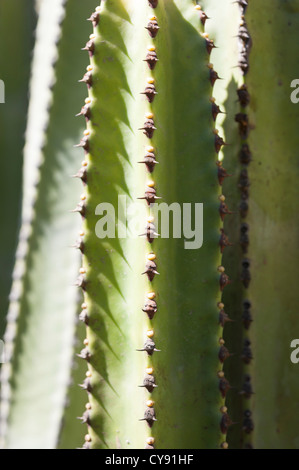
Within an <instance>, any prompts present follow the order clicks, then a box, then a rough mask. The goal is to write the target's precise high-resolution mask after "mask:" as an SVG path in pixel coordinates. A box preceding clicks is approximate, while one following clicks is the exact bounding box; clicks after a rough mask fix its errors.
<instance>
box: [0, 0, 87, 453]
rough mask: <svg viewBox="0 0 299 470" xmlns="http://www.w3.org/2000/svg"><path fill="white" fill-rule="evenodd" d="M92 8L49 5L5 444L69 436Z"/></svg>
mask: <svg viewBox="0 0 299 470" xmlns="http://www.w3.org/2000/svg"><path fill="white" fill-rule="evenodd" d="M91 4H92V6H95V5H96V2H93V3H91ZM65 8H66V9H65ZM89 8H90V6H88V5H87V6H86V5H84V4H82V2H80V1H79V0H71V1H69V2H67V3H66V6H65V2H64V1H62V0H55V1H54V0H47V1H45V2H43V3H42V4H41V9H40V17H39V24H38V28H37V33H36V37H37V39H36V47H35V58H34V62H33V75H32V79H31V105H30V109H29V117H28V126H27V133H26V134H27V144H26V147H25V156H24V160H25V164H24V202H23V213H22V221H23V224H22V229H21V233H20V241H19V248H18V253H17V261H16V266H15V270H14V283H13V288H12V292H11V303H10V308H9V313H8V326H7V329H6V333H5V338H4V339H5V343H6V353H7V360H8V363H7V364H4V365H3V367H2V375H1V382H2V389H1V398H2V401H1V434H2V440H3V441H4V443H3V445H4V446H5V447H6V448H34V449H38V448H43V449H48V448H55V447H56V446H57V442H58V439H59V437H60V438H61V437H62V436H61V427H62V420H63V418H64V417H65V416H64V409H65V404H66V401H67V399H68V392H69V382H70V377H71V369H72V365H73V357H74V346H75V345H74V338H75V330H76V325H75V322H76V316H77V305H78V293H77V291H76V289H75V287H74V286H73V284H74V283H75V278H74V277H75V276H74V272H75V271H76V270H77V269H78V266H79V256H74V251H73V250H72V248H71V245H72V242H73V238H74V237H75V235H76V232H77V231H79V229H80V224H79V221H78V223H77V224H76V222H75V221H74V216H73V214H71V213H70V212H69V209H70V208H71V207H72V206H73V205H74V204H75V197H76V196H75V195H76V192H77V191H78V187H79V182H78V181H76V180H75V179H72V178H71V175H72V174H74V173H75V169H76V160H77V150H76V149H74V148H73V147H72V142H74V140H75V139H76V138H78V136H79V135H80V134H81V133H82V132H83V128H84V125H83V123H80V122H79V121H78V120H77V118H76V117H75V112H76V103H75V102H74V100H73V95H74V94H77V95H78V96H79V99H80V97H81V99H83V97H84V91H83V90H82V89H81V88H80V85H79V84H78V83H76V75H77V78H78V79H79V78H80V73H81V70H82V67H84V66H86V65H87V60H86V57H84V56H83V55H82V57H81V58H79V60H78V58H77V51H78V48H79V47H80V41H82V38H84V37H85V35H86V34H87V30H88V23H86V24H84V23H83V24H82V18H85V17H86V16H87V12H88V10H89ZM65 13H66V15H65ZM64 15H65V19H64V20H63V18H64ZM74 64H76V65H75V66H74ZM51 89H52V91H51ZM65 267H67V269H66V270H65V269H64V268H65ZM74 390H77V393H76V397H77V398H76V400H81V403H82V406H83V405H84V403H85V399H84V394H82V392H80V390H79V389H78V387H77V385H76V384H75V385H74ZM78 397H79V398H78ZM77 407H78V405H77ZM41 429H42V431H41ZM72 430H73V432H74V434H73V436H74V439H73V445H76V439H77V445H79V442H80V441H81V440H82V438H83V437H82V436H83V435H84V429H83V427H82V425H81V424H80V422H79V421H78V420H77V419H76V416H73V425H72ZM62 433H63V430H62ZM76 433H77V437H76Z"/></svg>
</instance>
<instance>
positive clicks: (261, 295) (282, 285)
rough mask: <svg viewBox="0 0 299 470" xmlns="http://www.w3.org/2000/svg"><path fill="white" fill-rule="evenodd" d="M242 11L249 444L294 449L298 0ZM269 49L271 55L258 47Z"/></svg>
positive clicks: (253, 3)
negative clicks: (246, 62)
mask: <svg viewBox="0 0 299 470" xmlns="http://www.w3.org/2000/svg"><path fill="white" fill-rule="evenodd" d="M248 3H249V5H248V8H247V11H246V21H247V25H248V30H249V32H250V34H251V36H252V41H253V47H252V51H251V54H250V68H249V71H248V74H247V76H246V84H247V86H248V90H249V92H250V104H249V107H248V109H249V112H248V114H249V123H250V126H251V128H252V130H251V132H250V134H249V137H248V143H249V146H250V150H251V152H252V161H251V162H250V165H249V167H248V175H249V180H250V198H249V211H248V216H247V219H246V222H247V223H248V226H249V242H250V243H249V246H248V255H246V256H248V258H249V260H250V272H251V278H252V279H251V282H250V285H249V287H248V299H249V300H250V302H251V312H252V316H253V320H254V321H253V323H252V325H251V326H250V330H249V339H250V341H251V346H252V353H253V361H252V362H251V363H250V365H249V367H250V374H251V375H252V381H253V386H254V392H255V393H254V395H252V398H251V401H252V418H253V421H254V427H255V429H254V432H253V437H252V444H253V446H254V448H267V449H269V448H271V449H283V448H298V434H299V432H298V424H297V413H296V400H297V398H296V397H297V394H298V389H299V376H298V369H296V365H294V364H292V362H291V360H290V353H291V349H290V344H291V341H292V339H293V338H295V337H297V336H298V335H297V333H296V332H297V326H298V321H297V310H298V308H297V307H298V301H297V265H298V262H297V259H298V257H297V253H298V229H299V226H298V216H297V208H298V203H297V201H298V197H299V191H298V177H299V173H298V158H297V157H296V155H298V146H299V137H298V119H299V108H298V105H296V104H294V103H293V102H292V101H291V99H290V95H291V91H292V89H291V87H290V85H291V82H292V80H293V79H294V78H295V77H297V76H298V72H299V68H298V61H296V60H295V59H294V53H293V45H294V44H295V41H296V40H297V35H298V27H299V2H298V1H293V2H283V1H280V0H274V1H270V0H265V1H264V2H262V4H261V2H259V1H258V0H250V2H248ZM269 48H271V51H273V55H271V56H269V55H267V54H263V52H262V51H265V50H269Z"/></svg>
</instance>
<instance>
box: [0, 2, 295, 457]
mask: <svg viewBox="0 0 299 470" xmlns="http://www.w3.org/2000/svg"><path fill="white" fill-rule="evenodd" d="M52 1H53V0H52ZM46 3H47V2H40V20H39V21H40V24H42V23H41V22H42V18H43V13H44V12H43V8H46V7H44V5H45V4H46ZM57 3H58V4H60V5H62V3H64V2H59V0H57ZM86 3H88V5H86V4H85V6H84V7H83V6H80V8H81V10H80V11H79V10H78V5H77V4H76V0H68V1H66V14H65V20H64V21H63V23H62V26H61V31H62V35H61V40H60V43H59V45H58V54H59V55H58V62H57V65H56V66H55V75H56V84H55V86H54V87H53V98H52V105H51V109H50V114H49V117H47V118H46V120H47V122H48V125H47V128H48V129H47V142H46V144H45V147H44V149H43V151H42V152H41V150H40V146H39V148H38V149H36V152H37V153H36V154H37V155H39V158H40V156H42V165H41V168H40V178H39V184H38V190H37V193H36V201H35V204H34V206H33V207H34V217H33V219H32V235H31V236H30V238H29V242H28V245H27V252H26V259H25V261H26V264H25V266H26V270H25V273H24V275H23V278H22V284H21V285H22V286H23V291H21V295H20V296H17V298H15V297H14V295H12V303H11V306H10V311H9V312H10V313H9V316H8V329H7V333H6V338H7V339H8V340H9V343H11V351H12V353H13V354H12V359H11V363H10V364H9V365H5V366H4V367H3V370H2V382H3V386H2V409H4V412H3V411H2V426H4V432H3V434H4V435H5V436H4V437H5V439H6V444H5V445H6V447H14V446H16V445H20V443H21V445H22V446H23V447H26V446H27V447H28V446H30V445H35V446H37V447H43V446H44V447H52V448H53V447H55V446H56V447H59V448H68V447H71V446H72V445H73V447H76V446H77V445H79V444H78V441H79V440H81V445H82V443H83V448H84V449H107V448H112V449H135V448H146V449H153V448H159V449H166V448H175V449H187V448H193V449H196V448H199V449H202V448H205V449H216V448H223V449H225V448H227V447H230V448H298V436H297V432H298V431H297V426H296V408H295V406H296V405H295V404H294V401H295V398H296V390H297V385H299V384H298V380H299V379H298V378H297V375H296V365H294V364H292V363H291V361H290V359H289V354H290V342H291V340H292V339H293V338H294V335H295V331H296V320H295V311H296V310H295V306H296V304H295V295H294V294H293V293H294V292H296V289H295V267H296V264H295V263H296V254H297V247H296V234H297V232H298V222H297V219H296V216H295V207H296V201H297V199H298V198H297V197H296V196H297V191H298V190H297V185H296V177H297V176H298V175H297V174H298V169H296V162H295V155H296V151H297V147H298V139H297V137H296V132H295V130H296V129H295V126H296V123H297V120H298V111H297V108H296V106H295V105H294V104H293V103H292V102H291V100H290V98H289V96H290V93H291V91H290V83H291V82H292V80H293V79H294V78H295V77H296V72H297V69H298V67H297V63H296V62H295V61H294V59H293V56H292V54H291V51H292V50H293V49H292V44H293V43H294V41H295V40H296V30H297V29H298V21H299V19H298V18H299V17H298V13H299V4H298V2H297V1H295V2H288V1H283V0H274V1H273V0H272V1H271V3H270V1H269V0H264V2H262V3H261V2H258V1H257V0H250V1H243V0H239V1H237V2H235V3H233V4H232V3H231V1H230V0H222V2H221V5H220V4H219V0H218V1H216V0H203V1H202V2H195V1H191V0H187V1H186V0H105V1H102V2H101V5H100V6H97V8H95V7H96V3H94V4H92V3H93V2H91V1H89V2H86ZM89 8H90V12H91V16H90V18H89V20H90V22H91V23H92V26H93V31H90V33H89V34H90V36H89V38H88V34H87V33H86V32H85V34H86V40H85V42H86V41H87V42H86V45H85V47H83V49H84V50H85V51H86V54H87V55H88V56H89V59H90V63H89V65H87V64H85V67H86V66H87V69H86V70H84V69H83V67H82V66H81V64H80V60H79V59H76V60H75V59H73V57H74V58H75V57H77V53H76V51H75V49H76V47H78V46H77V42H78V41H79V38H78V37H77V42H76V44H74V36H75V34H76V35H77V31H80V36H82V38H84V35H83V29H82V28H81V26H79V27H77V28H76V25H78V24H79V23H80V21H79V20H80V17H81V15H82V13H83V12H84V13H85V12H86V11H87V10H88V9H89ZM92 9H93V13H92ZM75 12H76V13H75ZM224 20H225V21H224ZM80 24H81V23H80ZM82 24H83V23H82ZM224 24H225V25H226V26H225V27H224V26H223V25H224ZM42 29H43V28H42V26H41V30H42ZM286 30H287V32H288V34H286ZM212 37H213V38H214V41H215V43H214V41H213V40H212ZM82 40H83V41H84V39H82ZM52 41H53V39H52ZM54 42H55V41H54ZM82 45H83V44H82ZM265 45H266V46H267V50H268V51H270V50H271V51H272V50H273V52H271V53H270V52H269V54H268V55H267V57H264V55H263V53H262V50H263V47H265ZM238 48H239V51H238ZM81 54H83V53H81ZM282 58H283V59H284V60H282ZM71 63H72V64H75V65H76V70H77V69H78V70H79V69H80V67H81V71H82V74H83V78H82V80H81V81H82V82H83V84H84V83H85V84H86V85H87V95H86V98H85V101H84V99H83V93H84V88H83V85H81V87H82V88H81V91H79V89H78V88H76V91H74V92H73V91H71V90H70V89H69V88H70V82H69V78H68V79H67V78H66V77H69V76H70V75H72V76H73V75H74V70H75V65H72V66H70V64H71ZM51 70H52V71H51V73H52V74H53V69H51ZM76 73H77V72H76ZM261 77H262V78H261ZM273 77H274V78H273ZM219 78H221V80H218V79H219ZM36 93H37V96H38V94H39V93H40V91H36ZM72 93H73V94H74V95H75V94H76V95H77V96H76V100H72ZM80 95H81V102H80V100H78V97H79V96H80ZM62 96H63V97H64V98H65V99H64V100H63V102H62V100H61V97H62ZM66 98H68V99H66ZM237 98H238V99H237ZM32 99H33V100H34V94H33V96H32ZM80 103H81V104H80ZM73 104H77V105H78V107H79V109H80V106H81V111H80V112H79V113H78V114H79V117H78V118H77V124H75V123H74V122H73V121H71V122H70V123H69V124H68V121H66V116H67V115H68V114H69V113H70V110H73ZM278 105H279V113H278V112H276V109H277V106H278ZM79 109H78V111H79ZM72 112H73V111H72ZM32 116H33V117H32V119H37V117H36V116H38V114H34V113H32ZM30 122H32V121H30V114H29V125H28V129H29V130H30ZM33 122H34V121H33ZM269 122H270V124H271V126H269ZM31 128H32V127H31ZM61 128H63V136H64V137H63V138H64V141H67V142H68V143H69V141H70V140H72V139H73V137H74V136H75V135H78V131H79V129H80V128H81V129H80V132H81V133H80V136H81V139H80V137H79V144H78V147H82V149H83V150H81V151H83V154H84V158H83V161H82V164H81V167H80V168H79V169H78V170H77V174H76V176H77V177H78V178H79V179H81V180H82V183H83V185H82V194H81V197H79V202H77V205H75V204H74V211H75V212H78V213H79V214H80V216H81V219H82V226H81V228H80V229H79V226H77V231H78V232H79V235H78V238H77V241H76V243H75V246H76V248H78V249H79V251H80V252H81V253H82V258H81V265H80V266H81V267H79V265H78V257H77V256H76V254H74V253H73V254H69V253H71V252H66V248H65V249H63V248H62V245H61V240H64V241H65V240H69V239H70V238H71V237H74V235H75V234H74V224H75V223H74V222H70V226H66V227H65V231H64V233H63V235H61V234H59V236H57V238H53V236H54V235H53V233H55V228H56V227H57V221H59V220H61V217H62V215H61V214H62V213H63V212H64V211H66V205H67V204H69V203H70V202H71V201H74V200H75V197H76V194H77V195H78V194H79V192H78V185H77V186H76V183H74V184H73V185H72V184H67V187H66V186H65V183H64V182H63V178H62V173H66V171H65V169H66V168H67V171H68V169H69V168H71V167H72V168H73V166H74V164H75V161H78V159H79V161H80V150H79V149H75V150H72V152H71V151H70V150H69V152H70V153H69V162H67V159H65V157H64V158H63V157H62V156H60V154H61V151H60V149H61V148H63V149H64V151H66V150H65V149H66V147H65V145H62V143H61V137H60V135H61V134H60V131H61ZM83 128H85V130H83ZM40 136H41V137H40V138H42V133H41V134H40ZM27 137H28V142H29V143H30V133H29V134H28V135H27ZM57 141H58V142H57ZM31 142H32V141H31ZM27 145H28V144H27ZM27 149H28V147H27ZM27 152H28V150H27ZM74 152H76V153H74ZM52 153H53V155H54V157H51V154H52ZM58 157H60V158H59V159H58ZM81 160H82V156H81ZM25 161H26V151H25ZM58 161H59V168H57V167H58ZM33 163H35V164H36V162H33ZM33 163H31V165H32V164H33ZM286 164H287V167H286ZM29 165H30V163H29V164H28V166H27V171H25V183H26V182H27V183H26V184H25V189H26V188H27V189H28V191H29V193H28V191H27V193H26V190H25V193H24V204H23V218H24V214H26V213H27V212H26V211H27V210H28V208H29V209H30V208H32V199H30V197H29V196H30V191H31V189H30V188H32V184H33V183H34V180H33V181H32V180H30V178H28V175H29V176H30V174H31V172H30V171H28V168H32V166H31V167H30V166H29ZM64 165H65V166H64ZM286 168H287V170H286ZM25 170H26V166H25ZM26 175H27V180H26ZM60 176H61V177H60ZM63 176H64V177H65V174H64V175H63ZM53 181H55V183H54V185H53ZM60 181H61V183H60ZM287 182H288V183H289V184H288V187H290V189H289V191H288V192H287V190H286V188H287ZM48 188H52V189H53V188H55V190H56V191H58V190H59V191H60V192H59V193H58V194H59V197H57V201H59V204H58V202H57V203H55V201H56V199H55V198H54V199H52V198H49V197H48V196H47V191H48ZM26 194H27V195H26ZM50 194H51V193H50ZM64 194H65V195H66V194H67V196H65V199H64V204H63V205H60V201H61V199H62V198H63V195H64ZM50 200H51V201H54V203H53V207H51V211H49V214H46V215H43V210H44V208H45V204H46V203H47V202H48V201H50ZM28 201H29V203H28ZM30 201H31V204H30ZM198 203H201V204H202V205H198ZM134 204H135V205H134ZM188 204H189V205H188ZM125 207H127V209H128V214H131V218H130V216H129V217H128V220H127V219H126V217H125V215H124V209H125ZM69 208H71V207H69ZM167 210H170V212H171V211H173V217H172V218H170V232H169V233H167V232H168V230H167V225H165V223H166V220H167V219H166V218H165V215H167ZM133 211H134V212H133ZM176 211H177V212H176ZM188 211H190V212H188ZM29 213H32V212H29ZM54 214H55V216H54ZM65 217H66V216H65ZM71 217H74V215H72V216H71ZM115 217H116V218H117V223H116V225H115V224H114V218H115ZM26 220H27V219H26ZM68 220H70V219H68ZM72 220H73V219H72ZM79 222H80V220H79V218H78V219H77V223H78V224H79ZM172 222H173V227H172ZM46 223H47V224H48V225H47V226H46V227H47V228H48V230H45V229H44V230H43V233H41V228H42V227H43V226H44V224H46ZM202 226H203V234H202V235H201V232H200V230H201V229H202ZM53 231H54V232H53ZM21 233H22V232H21ZM47 233H48V234H49V235H48V236H47V235H46V234H47ZM193 238H194V239H193ZM283 242H284V243H283ZM46 243H47V244H49V245H47V246H48V251H49V246H53V252H51V257H50V258H49V257H48V256H47V254H46V253H45V250H43V248H42V247H43V246H46V245H45V244H46ZM286 245H288V253H287V254H286V252H285V249H284V248H285V246H286ZM36 247H37V248H36ZM59 247H61V249H60V251H59V250H58V251H57V249H58V248H59ZM54 248H55V250H54ZM19 252H20V250H19ZM54 252H56V255H59V256H61V257H62V256H64V257H66V256H67V261H65V263H64V264H65V266H62V267H61V272H60V275H61V277H60V276H58V275H57V269H53V266H54V265H55V262H56V259H57V258H56V257H54V255H53V254H54ZM66 253H68V254H67V255H66ZM64 259H66V258H64ZM285 260H287V266H286V265H285V263H284V261H285ZM44 263H47V266H49V269H48V272H47V276H46V277H45V278H44V279H45V284H43V283H40V285H35V284H36V283H35V282H34V280H36V279H37V276H39V272H40V269H39V268H38V266H42V265H43V264H44ZM274 263H275V264H274ZM51 267H52V269H53V270H52V271H50V268H51ZM17 268H18V264H17V265H16V269H17ZM75 270H76V271H77V272H78V278H77V281H76V286H77V287H79V288H80V289H81V290H82V293H83V295H82V297H81V295H80V296H79V297H80V302H79V304H81V307H80V313H79V319H80V320H81V321H82V322H83V323H84V324H85V327H86V334H84V333H83V330H82V328H80V327H77V328H75V324H74V319H75V313H76V306H77V305H78V296H77V294H76V290H75V288H73V289H70V290H69V291H67V285H69V284H68V282H69V281H68V280H66V279H70V277H71V273H73V274H74V272H75ZM67 272H68V273H69V276H70V277H68V278H67V277H66V273H67ZM291 275H292V278H291V279H290V276H291ZM54 280H55V286H56V287H55V289H52V286H53V285H54V284H53V282H54ZM57 282H59V283H60V284H59V286H60V289H58V288H57ZM292 287H293V288H292ZM27 289H28V292H27ZM30 289H31V290H30ZM272 289H274V293H275V295H274V293H273V291H272ZM49 290H51V292H50V293H49V292H47V291H49ZM53 290H55V292H53ZM63 291H66V292H63ZM14 292H16V291H15V286H14V287H13V291H12V293H13V294H14ZM45 292H47V295H45V297H44V298H43V301H42V302H41V303H40V304H39V303H38V302H37V300H36V299H40V298H41V295H44V293H45ZM67 292H69V296H68V294H67ZM79 292H80V290H79ZM49 299H50V300H51V301H50V303H49ZM57 302H59V303H57ZM48 303H49V305H48ZM46 304H47V305H46ZM56 305H57V308H55V306H56ZM59 305H60V306H59ZM28 306H29V307H28ZM40 311H42V316H40V318H39V312H40ZM14 312H17V313H18V314H17V315H16V314H15V313H14ZM53 312H54V313H55V314H54V313H53ZM62 315H63V322H64V331H65V337H64V338H63V339H62V340H60V335H59V334H57V331H55V328H57V326H56V325H57V321H58V320H59V321H60V322H62ZM25 318H26V320H25ZM25 321H26V328H25V326H24V325H25ZM42 322H43V323H45V324H46V325H47V328H48V329H49V330H50V329H51V330H52V331H53V333H52V334H48V331H45V329H44V328H43V327H42ZM82 326H84V325H82V324H81V327H82ZM24 329H25V334H24V331H23V330H24ZM75 329H76V330H77V333H76V334H75ZM15 330H16V334H12V333H11V332H14V331H15ZM26 330H27V331H26ZM35 331H38V332H39V334H38V338H36V337H34V339H33V336H32V333H34V332H35ZM30 332H31V334H30ZM43 332H44V333H43ZM45 333H46V336H47V337H48V338H49V341H53V344H52V346H51V348H50V347H49V345H48V344H47V348H48V349H47V350H48V351H52V353H53V354H52V355H53V357H51V361H50V360H48V363H47V368H46V369H45V371H49V370H50V371H51V374H50V376H49V377H50V379H49V380H51V382H50V383H51V386H50V387H48V388H49V390H48V391H47V394H45V395H44V396H43V397H41V398H40V401H39V403H38V405H39V406H41V407H43V406H44V405H45V403H46V402H47V405H48V402H49V401H51V403H54V402H53V400H55V397H58V395H59V399H57V401H56V402H55V406H54V408H55V422H53V421H51V426H50V425H49V423H50V417H49V414H47V413H46V412H45V411H43V412H42V413H40V415H41V419H43V420H44V422H45V423H46V424H47V432H44V433H42V434H41V435H40V436H39V438H37V437H36V436H35V433H36V432H37V429H38V428H39V425H40V423H39V422H38V421H37V423H36V424H34V426H33V425H32V423H31V421H32V420H29V419H28V418H27V419H24V417H25V418H26V417H28V416H29V413H30V412H31V408H30V407H29V408H28V403H27V402H26V395H27V396H29V395H32V396H34V392H33V390H34V389H36V387H37V386H41V385H42V383H43V381H44V380H45V379H44V375H41V376H40V377H39V378H38V379H34V380H32V373H33V374H34V372H38V371H39V364H40V361H33V365H34V366H35V367H33V370H32V369H31V370H30V371H28V370H26V364H25V360H26V358H28V357H31V358H32V354H33V351H42V350H43V349H42V347H41V346H42V345H43V343H44V341H45ZM75 335H76V337H77V338H80V341H82V340H83V341H82V347H81V352H80V353H79V356H80V358H82V359H84V360H85V361H86V363H87V367H85V365H84V363H81V365H77V369H75V370H73V371H72V370H71V367H72V364H71V363H72V361H71V354H74V347H73V345H72V341H73V340H74V336H75ZM266 335H267V336H266ZM29 343H30V345H29ZM57 348H60V350H59V354H56V353H55V351H57ZM79 349H80V348H79ZM21 352H22V354H21ZM57 369H59V371H60V374H59V378H60V380H56V375H57V374H55V372H54V374H53V371H56V370H57ZM79 376H81V380H82V382H81V388H83V389H84V390H85V391H86V392H87V397H86V395H85V394H84V392H79V391H78V390H77V389H76V388H75V387H74V386H72V387H68V384H67V382H68V380H70V377H73V380H75V381H76V380H77V377H79ZM53 387H57V390H55V392H54V389H53ZM24 390H25V391H24ZM78 393H81V395H78ZM24 396H25V400H24ZM67 396H69V397H70V400H69V407H68V408H65V409H64V404H65V401H66V397H67ZM3 404H4V407H3ZM34 405H35V406H36V403H34ZM41 409H42V408H41ZM79 409H81V413H82V418H81V420H82V422H83V423H84V426H82V427H81V429H80V431H79V430H78V428H77V427H75V425H74V423H75V418H76V416H77V410H79ZM50 410H51V412H52V413H53V409H51V408H50ZM20 421H22V422H23V423H25V424H23V425H22V427H21V426H20ZM30 423H31V424H30ZM62 423H64V424H62ZM85 425H87V432H86V431H84V429H86V428H85ZM26 429H27V430H26ZM25 430H26V431H25ZM28 430H29V432H28ZM32 430H33V431H32ZM28 433H29V435H30V433H31V435H32V433H33V437H31V438H30V439H29V438H28V437H27V435H28ZM22 434H23V435H26V441H24V440H22V439H23V437H22ZM84 434H85V441H84V438H83V435H84Z"/></svg>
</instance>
